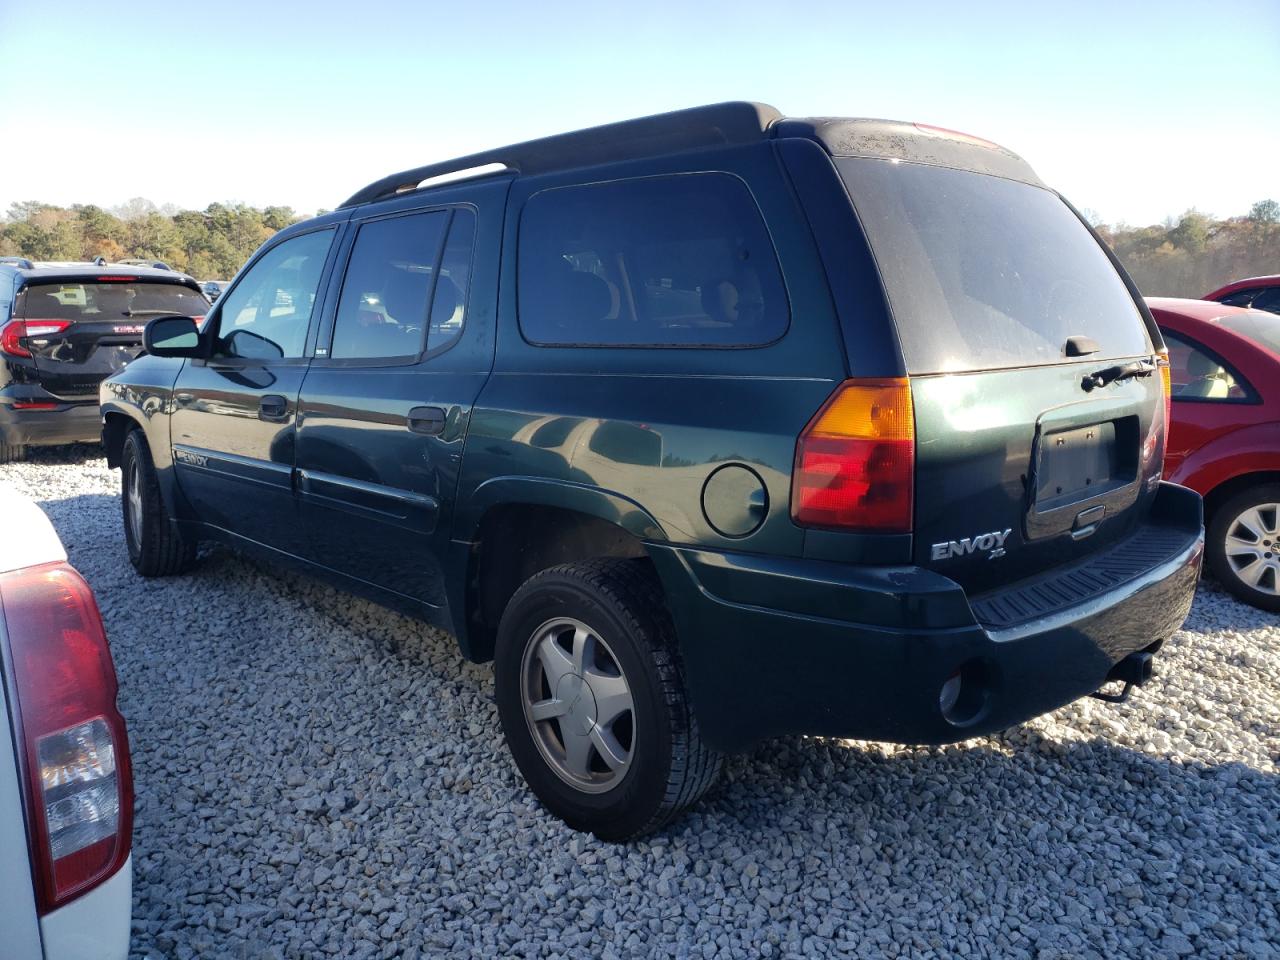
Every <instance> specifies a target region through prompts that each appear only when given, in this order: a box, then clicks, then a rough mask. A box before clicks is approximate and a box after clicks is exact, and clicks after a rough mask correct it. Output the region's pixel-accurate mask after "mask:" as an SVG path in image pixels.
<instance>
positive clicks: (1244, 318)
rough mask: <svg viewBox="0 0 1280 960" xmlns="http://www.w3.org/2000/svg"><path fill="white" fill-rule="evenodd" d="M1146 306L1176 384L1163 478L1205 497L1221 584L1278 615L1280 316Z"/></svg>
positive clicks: (1209, 553)
mask: <svg viewBox="0 0 1280 960" xmlns="http://www.w3.org/2000/svg"><path fill="white" fill-rule="evenodd" d="M1147 305H1148V306H1150V308H1151V313H1152V315H1153V316H1154V317H1155V320H1156V323H1157V324H1159V326H1160V330H1161V332H1162V333H1163V334H1164V338H1165V342H1166V343H1167V344H1168V347H1169V364H1170V368H1171V371H1170V372H1171V374H1172V380H1173V391H1172V392H1173V420H1172V428H1171V429H1170V431H1169V445H1168V451H1167V453H1166V455H1165V464H1164V473H1165V478H1166V479H1168V480H1172V481H1173V482H1175V483H1181V484H1183V485H1185V486H1188V487H1190V488H1191V489H1193V490H1195V491H1197V492H1198V493H1200V495H1201V496H1203V497H1204V509H1205V527H1206V530H1205V541H1206V542H1205V560H1206V562H1207V563H1208V565H1209V569H1210V570H1212V571H1213V574H1214V576H1216V577H1217V578H1218V580H1219V581H1220V582H1221V583H1222V585H1223V586H1225V587H1226V588H1227V589H1228V590H1230V591H1231V592H1232V593H1234V594H1235V595H1236V596H1238V597H1240V598H1241V599H1242V600H1244V601H1245V602H1246V603H1251V604H1253V605H1254V606H1257V607H1261V608H1263V609H1265V610H1280V316H1277V315H1276V314H1274V313H1266V312H1264V311H1261V310H1246V309H1243V308H1240V307H1230V306H1224V305H1222V304H1220V303H1210V302H1208V301H1205V300H1174V299H1167V298H1163V297H1148V298H1147Z"/></svg>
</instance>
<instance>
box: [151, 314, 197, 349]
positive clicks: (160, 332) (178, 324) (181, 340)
mask: <svg viewBox="0 0 1280 960" xmlns="http://www.w3.org/2000/svg"><path fill="white" fill-rule="evenodd" d="M142 347H143V349H144V350H146V351H147V353H149V354H151V355H152V356H153V357H201V356H203V355H204V345H203V344H202V343H201V340H200V328H199V327H198V326H196V322H195V320H193V319H192V318H191V317H177V316H174V317H156V318H155V319H154V320H152V321H151V322H150V323H148V324H147V326H146V328H145V329H144V330H143V331H142Z"/></svg>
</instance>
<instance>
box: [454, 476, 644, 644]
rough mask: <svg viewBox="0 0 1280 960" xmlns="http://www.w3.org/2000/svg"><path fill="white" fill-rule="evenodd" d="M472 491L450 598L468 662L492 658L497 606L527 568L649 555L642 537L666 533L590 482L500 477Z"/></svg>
mask: <svg viewBox="0 0 1280 960" xmlns="http://www.w3.org/2000/svg"><path fill="white" fill-rule="evenodd" d="M477 494H478V496H477V497H475V498H473V500H472V501H471V503H470V504H469V506H468V509H467V511H466V518H465V523H464V524H462V528H463V529H462V536H461V537H460V538H459V539H456V540H455V544H457V546H458V547H460V548H463V549H464V550H465V558H464V559H463V564H464V566H465V571H466V573H465V576H464V577H462V578H459V579H460V580H461V583H460V584H459V585H458V589H457V595H456V596H454V597H453V598H451V603H450V606H452V607H453V609H455V610H462V611H464V614H463V616H462V617H457V618H455V626H456V627H457V630H456V632H457V635H458V641H459V644H460V645H461V647H462V652H463V654H464V655H465V656H466V657H467V658H468V659H470V660H473V661H475V662H486V661H488V660H491V659H492V658H493V649H494V642H495V640H496V637H497V628H498V621H499V620H500V619H501V617H502V612H503V611H504V610H505V609H506V605H507V602H508V601H509V600H510V599H511V596H512V595H513V594H514V593H515V592H516V590H517V589H518V588H519V587H520V585H521V584H522V583H524V582H525V581H526V580H528V579H529V578H530V577H532V576H533V575H534V574H536V573H538V572H540V571H542V570H546V569H548V568H549V567H554V566H556V565H558V564H561V563H571V562H576V561H580V560H591V559H597V558H601V557H636V558H640V557H644V558H648V557H649V551H648V548H647V546H646V543H647V542H649V541H655V540H656V541H665V539H666V537H665V536H664V534H663V532H662V529H661V527H659V526H658V524H657V521H655V520H654V519H653V517H652V516H650V515H649V514H648V513H647V512H646V511H645V510H644V509H643V508H642V507H640V506H639V505H638V504H636V503H635V502H634V501H631V500H629V499H627V498H626V497H622V496H620V495H618V494H613V493H610V492H608V491H603V490H599V489H598V488H594V487H586V486H581V485H579V484H573V483H567V482H556V481H547V480H535V479H524V478H514V477H502V478H497V479H495V480H491V481H489V482H488V483H486V484H484V485H482V486H481V487H480V488H478V490H477ZM456 529H457V528H456V527H455V530H456Z"/></svg>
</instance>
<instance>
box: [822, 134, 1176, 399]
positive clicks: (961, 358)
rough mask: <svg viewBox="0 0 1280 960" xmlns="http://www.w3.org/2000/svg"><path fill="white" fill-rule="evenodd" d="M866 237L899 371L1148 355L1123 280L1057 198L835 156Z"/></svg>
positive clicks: (968, 176) (946, 172) (952, 174)
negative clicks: (893, 331)
mask: <svg viewBox="0 0 1280 960" xmlns="http://www.w3.org/2000/svg"><path fill="white" fill-rule="evenodd" d="M835 162H836V166H837V168H838V169H839V171H840V175H841V176H842V177H843V179H844V181H845V184H846V186H847V187H848V189H849V194H850V196H851V197H852V198H853V202H854V206H855V207H856V208H857V211H858V216H859V218H860V219H861V221H862V225H863V228H864V229H865V230H866V232H867V238H868V240H869V241H870V244H871V248H872V251H873V252H874V253H875V257H876V262H877V265H878V266H879V268H880V273H881V276H882V278H883V281H884V285H885V290H886V292H887V294H888V296H889V303H890V306H891V307H892V310H893V316H894V320H895V322H896V324H897V327H898V335H899V337H900V338H901V341H902V350H903V354H904V358H905V360H906V364H907V370H908V371H909V372H910V373H914V374H924V373H944V372H948V371H956V370H987V369H993V368H1002V367H1022V366H1031V365H1037V364H1052V363H1062V362H1064V361H1065V360H1066V359H1067V355H1066V343H1067V339H1068V338H1070V337H1088V338H1090V339H1092V340H1094V341H1096V343H1097V344H1098V346H1099V347H1100V349H1099V350H1098V352H1096V353H1092V354H1090V355H1089V357H1088V359H1089V360H1090V361H1097V360H1098V359H1104V358H1105V359H1112V358H1118V357H1136V356H1143V355H1146V354H1150V353H1151V352H1152V346H1151V341H1150V338H1149V337H1148V336H1147V330H1146V326H1145V325H1144V323H1143V321H1142V316H1141V314H1140V313H1139V312H1138V308H1137V306H1136V305H1135V304H1134V302H1133V297H1132V296H1130V294H1129V290H1128V288H1127V287H1126V286H1125V284H1124V281H1123V280H1122V279H1121V278H1120V275H1119V274H1118V273H1117V272H1116V270H1115V268H1114V267H1113V266H1112V265H1111V261H1110V260H1109V259H1108V257H1107V255H1106V253H1105V252H1104V251H1103V250H1102V248H1101V247H1100V246H1099V245H1098V242H1097V241H1096V240H1094V238H1093V237H1092V236H1091V235H1090V233H1089V231H1088V230H1087V229H1086V228H1085V226H1084V224H1082V223H1081V222H1080V220H1079V219H1078V218H1077V217H1076V215H1075V214H1074V213H1072V212H1071V209H1070V208H1069V207H1068V206H1067V205H1066V204H1065V203H1063V202H1062V200H1061V199H1060V198H1058V197H1057V196H1056V195H1055V194H1053V193H1051V192H1050V191H1048V190H1045V189H1043V188H1041V187H1035V186H1032V185H1030V184H1026V183H1019V182H1017V181H1013V180H1005V179H1002V178H1000V177H993V176H987V175H984V174H978V173H969V172H966V171H962V170H952V169H949V168H945V167H936V166H931V165H927V164H919V163H902V162H899V161H894V160H873V159H867V158H861V157H839V158H836V161H835Z"/></svg>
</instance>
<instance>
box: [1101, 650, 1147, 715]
mask: <svg viewBox="0 0 1280 960" xmlns="http://www.w3.org/2000/svg"><path fill="white" fill-rule="evenodd" d="M1154 660H1155V656H1154V654H1152V653H1151V652H1150V651H1148V650H1140V651H1139V652H1137V653H1131V654H1129V655H1128V656H1127V657H1125V658H1124V659H1123V660H1121V661H1120V662H1119V663H1117V664H1116V665H1115V666H1114V667H1112V668H1111V670H1110V672H1109V673H1108V674H1107V679H1106V680H1105V681H1103V682H1104V683H1110V682H1111V681H1113V680H1116V681H1119V682H1120V683H1123V684H1124V688H1123V689H1122V690H1121V691H1120V692H1119V693H1103V692H1102V691H1101V690H1097V691H1094V692H1093V693H1091V694H1089V696H1091V697H1097V698H1098V699H1099V700H1105V701H1106V702H1107V703H1124V702H1125V701H1126V700H1128V699H1129V694H1130V693H1132V692H1133V688H1134V687H1140V686H1142V685H1143V684H1144V683H1146V682H1147V681H1148V680H1150V679H1151V667H1152V661H1154Z"/></svg>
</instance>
